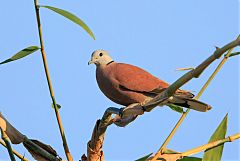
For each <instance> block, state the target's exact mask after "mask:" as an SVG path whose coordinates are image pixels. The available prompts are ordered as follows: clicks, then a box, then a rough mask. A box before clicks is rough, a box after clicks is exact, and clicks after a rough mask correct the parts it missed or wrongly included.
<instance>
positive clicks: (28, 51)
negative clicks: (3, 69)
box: [0, 46, 40, 65]
mask: <svg viewBox="0 0 240 161" xmlns="http://www.w3.org/2000/svg"><path fill="white" fill-rule="evenodd" d="M39 49H40V48H39V47H38V46H29V47H27V48H25V49H23V50H21V51H19V52H18V53H17V54H15V55H13V56H12V57H11V58H9V59H7V60H5V61H3V62H1V63H0V65H1V64H5V63H8V62H11V61H14V60H18V59H21V58H23V57H25V56H27V55H29V54H32V53H33V52H35V51H37V50H39Z"/></svg>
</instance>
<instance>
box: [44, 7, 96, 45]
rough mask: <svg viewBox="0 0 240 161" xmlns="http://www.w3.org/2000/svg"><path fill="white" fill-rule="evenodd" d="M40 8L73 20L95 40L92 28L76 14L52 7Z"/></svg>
mask: <svg viewBox="0 0 240 161" xmlns="http://www.w3.org/2000/svg"><path fill="white" fill-rule="evenodd" d="M40 7H44V8H47V9H50V10H52V11H54V12H56V13H58V14H60V15H62V16H64V17H66V18H67V19H69V20H71V21H72V22H74V23H76V24H78V25H79V26H81V27H82V28H83V29H84V30H85V31H86V32H87V33H88V34H89V35H90V36H91V37H92V38H93V39H94V40H95V36H94V34H93V32H92V31H91V30H90V28H89V27H88V26H87V25H86V24H85V23H84V22H83V21H82V20H81V19H80V18H78V17H77V16H75V15H74V14H72V13H70V12H68V11H65V10H63V9H59V8H56V7H51V6H40Z"/></svg>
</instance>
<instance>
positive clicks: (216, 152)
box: [203, 114, 228, 161]
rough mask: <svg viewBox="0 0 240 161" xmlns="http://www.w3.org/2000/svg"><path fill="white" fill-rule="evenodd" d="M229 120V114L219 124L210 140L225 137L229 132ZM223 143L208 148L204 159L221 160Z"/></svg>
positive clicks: (206, 160)
mask: <svg viewBox="0 0 240 161" xmlns="http://www.w3.org/2000/svg"><path fill="white" fill-rule="evenodd" d="M227 120H228V114H226V116H225V117H224V118H223V120H222V122H221V123H220V124H219V125H218V127H217V129H216V130H215V132H214V133H213V135H212V136H211V138H210V140H209V142H213V141H217V140H220V139H224V138H225V135H226V132H227ZM223 146H224V144H223V145H220V146H217V147H215V148H211V149H207V150H206V151H205V153H204V155H203V161H212V160H214V161H220V160H221V157H222V152H223Z"/></svg>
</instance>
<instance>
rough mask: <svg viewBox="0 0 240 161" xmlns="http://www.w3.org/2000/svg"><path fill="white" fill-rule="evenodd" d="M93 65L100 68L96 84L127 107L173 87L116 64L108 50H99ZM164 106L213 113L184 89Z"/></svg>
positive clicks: (107, 95)
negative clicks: (175, 106)
mask: <svg viewBox="0 0 240 161" xmlns="http://www.w3.org/2000/svg"><path fill="white" fill-rule="evenodd" d="M90 64H95V65H96V80H97V84H98V86H99V88H100V90H101V91H102V92H103V94H104V95H105V96H106V97H107V98H109V99H110V100H111V101H113V102H115V103H117V104H120V105H123V106H129V105H131V104H134V103H139V104H144V103H145V102H146V101H148V100H150V99H152V98H154V97H155V96H157V95H158V94H159V93H161V92H163V91H164V90H165V89H167V88H168V87H169V84H168V83H167V82H165V81H163V80H161V79H159V78H157V77H155V76H153V75H152V74H150V73H149V72H147V71H146V70H144V69H142V68H140V67H137V66H134V65H131V64H126V63H118V62H115V61H114V60H113V59H112V58H111V56H110V55H109V53H108V52H107V51H106V50H95V51H94V52H93V53H92V56H91V60H90V61H89V62H88V65H90ZM163 105H177V106H181V107H185V108H190V109H194V110H196V111H200V112H206V111H208V110H210V109H211V106H210V105H208V104H206V103H204V102H201V101H199V100H196V99H194V94H192V93H191V92H189V91H186V90H181V89H177V90H176V92H175V93H174V94H173V96H171V97H169V98H168V99H167V100H166V101H164V104H161V105H160V106H163Z"/></svg>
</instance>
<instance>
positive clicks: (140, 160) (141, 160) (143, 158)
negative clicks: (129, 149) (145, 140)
mask: <svg viewBox="0 0 240 161" xmlns="http://www.w3.org/2000/svg"><path fill="white" fill-rule="evenodd" d="M152 154H153V153H150V154H148V155H146V156H144V157H142V158H140V159H137V160H136V161H145V160H146V159H147V158H148V157H150V156H151V155H152Z"/></svg>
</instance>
